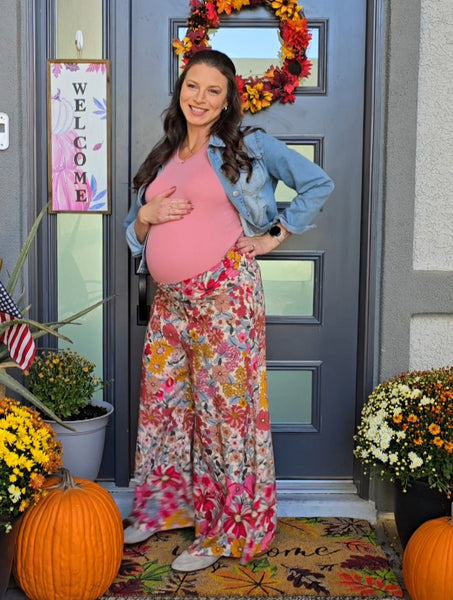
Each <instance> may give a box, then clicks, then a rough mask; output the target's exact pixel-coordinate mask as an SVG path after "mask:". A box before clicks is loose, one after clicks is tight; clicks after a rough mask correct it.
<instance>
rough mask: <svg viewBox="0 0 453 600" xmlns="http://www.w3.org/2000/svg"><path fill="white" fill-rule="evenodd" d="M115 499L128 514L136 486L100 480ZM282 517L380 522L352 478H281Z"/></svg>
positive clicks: (119, 506)
mask: <svg viewBox="0 0 453 600" xmlns="http://www.w3.org/2000/svg"><path fill="white" fill-rule="evenodd" d="M99 483H100V484H101V485H102V486H103V487H105V488H106V489H107V490H108V491H109V492H110V493H111V494H112V497H113V499H114V500H115V502H116V504H117V506H118V508H119V509H120V511H121V514H122V515H123V518H124V517H127V516H128V515H129V514H130V511H131V509H132V503H133V488H131V487H117V486H115V485H114V484H113V483H111V482H101V481H100V482H99ZM277 499H278V516H279V517H351V518H356V519H366V520H367V521H369V522H370V523H376V521H377V517H378V515H377V511H376V507H375V504H374V502H372V501H371V500H363V499H362V498H359V496H358V495H357V490H356V488H355V486H354V484H353V483H352V481H333V480H318V481H285V480H278V481H277Z"/></svg>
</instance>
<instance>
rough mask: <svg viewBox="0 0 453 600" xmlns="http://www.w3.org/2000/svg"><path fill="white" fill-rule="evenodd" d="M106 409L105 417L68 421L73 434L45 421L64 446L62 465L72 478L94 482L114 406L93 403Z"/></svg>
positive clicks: (101, 402)
mask: <svg viewBox="0 0 453 600" xmlns="http://www.w3.org/2000/svg"><path fill="white" fill-rule="evenodd" d="M93 404H96V405H98V406H104V407H105V408H106V409H107V413H106V414H105V415H101V416H100V417H95V418H94V419H83V420H80V421H70V422H69V423H68V424H69V425H71V427H73V428H74V429H75V430H76V431H70V430H69V429H66V428H65V427H63V426H62V425H59V424H58V423H55V421H47V422H48V423H50V424H51V425H52V429H53V430H54V431H55V433H56V434H57V438H58V440H60V442H61V444H62V446H63V465H64V466H65V467H66V468H67V469H69V471H70V472H71V475H72V476H73V477H80V478H81V479H89V480H90V481H94V480H95V479H96V477H97V476H98V473H99V469H100V467H101V461H102V454H103V452H104V441H105V429H106V427H107V423H108V421H109V418H110V415H111V414H112V413H113V406H112V405H111V404H109V403H108V402H104V401H102V400H100V401H98V402H93Z"/></svg>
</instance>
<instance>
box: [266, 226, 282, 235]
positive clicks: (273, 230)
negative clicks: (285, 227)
mask: <svg viewBox="0 0 453 600" xmlns="http://www.w3.org/2000/svg"><path fill="white" fill-rule="evenodd" d="M281 232H282V230H281V229H280V227H279V226H278V225H274V226H273V227H271V228H270V229H269V233H270V234H271V236H272V237H278V236H279V235H280V234H281Z"/></svg>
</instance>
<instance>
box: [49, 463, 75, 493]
mask: <svg viewBox="0 0 453 600" xmlns="http://www.w3.org/2000/svg"><path fill="white" fill-rule="evenodd" d="M55 475H57V476H58V477H61V481H60V483H56V484H55V485H51V486H49V487H48V488H47V489H49V490H51V489H54V488H58V489H62V490H63V491H66V490H72V489H74V488H77V487H80V484H78V483H76V482H75V481H74V477H73V476H72V475H71V472H70V470H69V469H66V468H65V467H62V468H61V469H60V471H58V473H55Z"/></svg>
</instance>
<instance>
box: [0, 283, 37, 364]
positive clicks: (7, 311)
mask: <svg viewBox="0 0 453 600" xmlns="http://www.w3.org/2000/svg"><path fill="white" fill-rule="evenodd" d="M14 319H22V315H21V313H20V310H19V309H18V308H17V306H16V305H15V304H14V300H13V299H12V298H11V296H10V295H9V294H8V292H7V291H6V288H5V286H4V285H3V284H2V282H1V281H0V323H7V322H9V321H14ZM0 342H3V343H4V344H5V345H6V347H7V348H8V351H9V354H10V356H11V358H12V359H13V360H14V361H16V363H17V364H18V365H19V367H20V368H21V369H23V370H24V371H26V370H27V369H28V367H29V366H30V365H31V363H32V362H33V359H34V358H35V353H36V348H35V342H34V340H33V338H32V335H31V332H30V329H29V327H28V325H26V324H25V323H18V324H17V325H11V326H10V327H7V328H6V330H5V331H4V332H3V333H2V334H1V335H0Z"/></svg>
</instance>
